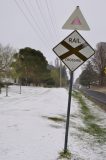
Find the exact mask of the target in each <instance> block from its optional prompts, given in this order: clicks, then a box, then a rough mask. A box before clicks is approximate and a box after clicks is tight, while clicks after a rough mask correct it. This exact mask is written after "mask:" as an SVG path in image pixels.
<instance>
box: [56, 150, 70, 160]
mask: <svg viewBox="0 0 106 160" xmlns="http://www.w3.org/2000/svg"><path fill="white" fill-rule="evenodd" d="M59 155H60V156H59V159H70V160H71V152H70V151H69V150H67V151H65V152H64V151H62V152H60V153H59Z"/></svg>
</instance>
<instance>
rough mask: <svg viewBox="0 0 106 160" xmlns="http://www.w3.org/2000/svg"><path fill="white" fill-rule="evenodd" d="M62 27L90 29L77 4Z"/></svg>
mask: <svg viewBox="0 0 106 160" xmlns="http://www.w3.org/2000/svg"><path fill="white" fill-rule="evenodd" d="M62 29H72V30H73V29H75V30H90V28H89V26H88V24H87V22H86V20H85V18H84V16H83V14H82V12H81V10H80V8H79V6H77V7H76V9H75V11H74V12H73V13H72V15H71V16H70V17H69V19H68V20H67V21H66V23H65V24H64V25H63V27H62Z"/></svg>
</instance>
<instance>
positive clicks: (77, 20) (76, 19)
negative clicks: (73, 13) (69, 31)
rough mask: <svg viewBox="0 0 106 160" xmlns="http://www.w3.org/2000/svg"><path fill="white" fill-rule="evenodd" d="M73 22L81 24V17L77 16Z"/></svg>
mask: <svg viewBox="0 0 106 160" xmlns="http://www.w3.org/2000/svg"><path fill="white" fill-rule="evenodd" d="M71 24H73V25H81V22H80V19H79V18H78V17H76V18H75V19H74V20H73V21H72V23H71Z"/></svg>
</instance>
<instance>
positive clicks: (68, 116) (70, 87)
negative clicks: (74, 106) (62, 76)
mask: <svg viewBox="0 0 106 160" xmlns="http://www.w3.org/2000/svg"><path fill="white" fill-rule="evenodd" d="M72 84H73V72H70V84H69V96H68V108H67V120H66V132H65V143H64V153H66V152H67V144H68V132H69V123H70V108H71V95H72Z"/></svg>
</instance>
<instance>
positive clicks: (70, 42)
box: [53, 30, 95, 71]
mask: <svg viewBox="0 0 106 160" xmlns="http://www.w3.org/2000/svg"><path fill="white" fill-rule="evenodd" d="M53 51H54V52H55V53H56V55H57V56H58V57H59V58H60V59H61V60H62V62H63V63H64V64H65V65H66V66H67V67H68V68H69V70H70V71H75V70H76V69H77V68H78V67H79V66H80V65H82V64H83V63H84V62H85V61H86V60H88V59H89V58H90V57H91V56H92V55H93V54H94V53H95V51H94V49H93V48H92V47H91V46H90V45H89V44H88V43H87V41H86V40H85V39H84V38H83V37H82V36H81V35H80V34H79V33H78V31H76V30H75V31H73V32H72V33H71V34H70V35H69V36H67V37H66V38H65V39H64V40H63V41H61V42H60V43H59V44H58V45H57V46H55V47H54V48H53Z"/></svg>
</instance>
